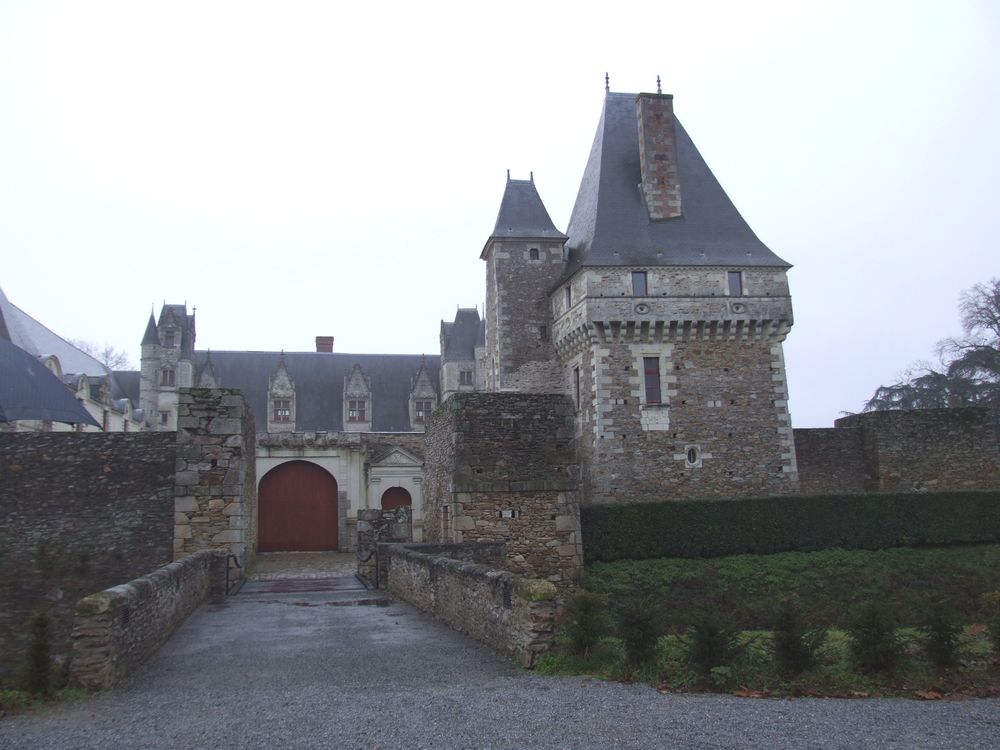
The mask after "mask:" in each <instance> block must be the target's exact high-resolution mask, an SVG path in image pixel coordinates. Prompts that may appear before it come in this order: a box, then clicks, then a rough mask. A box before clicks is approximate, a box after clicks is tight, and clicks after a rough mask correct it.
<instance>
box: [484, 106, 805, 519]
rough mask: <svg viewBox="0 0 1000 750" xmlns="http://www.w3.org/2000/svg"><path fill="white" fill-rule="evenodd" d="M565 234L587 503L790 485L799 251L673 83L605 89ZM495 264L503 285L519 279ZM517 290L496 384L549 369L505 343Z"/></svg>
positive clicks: (563, 291)
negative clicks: (749, 200) (713, 163)
mask: <svg viewBox="0 0 1000 750" xmlns="http://www.w3.org/2000/svg"><path fill="white" fill-rule="evenodd" d="M532 192H533V190H532ZM499 227H500V224H499V223H498V230H495V232H494V234H497V232H498V231H499ZM567 234H568V238H567V240H566V262H565V263H564V264H556V263H554V262H553V264H552V269H553V271H552V272H551V273H547V274H546V283H551V284H552V287H550V290H551V293H550V294H549V295H547V298H548V301H549V303H550V305H551V312H552V315H553V322H552V325H553V331H552V334H553V343H554V346H555V349H556V351H557V352H558V360H559V363H560V367H561V368H562V369H563V372H562V375H561V378H560V379H561V380H562V382H564V383H566V384H567V387H568V392H569V394H570V396H571V398H572V400H573V402H574V404H575V405H576V408H577V426H578V446H579V447H578V451H579V457H580V462H581V471H582V479H583V494H584V502H589V503H607V502H632V501H652V500H671V499H684V498H698V497H713V496H715V497H718V496H723V497H734V496H748V495H769V494H782V493H786V492H791V491H794V490H795V489H796V487H797V483H798V478H797V469H796V463H795V452H794V446H793V441H792V430H791V424H790V419H789V415H788V410H787V401H786V399H787V392H786V384H785V382H786V381H785V365H784V359H783V355H782V341H783V340H784V339H785V336H786V335H787V334H788V332H789V330H790V328H791V325H792V306H791V297H790V295H789V290H788V282H787V279H786V271H787V269H788V268H789V265H788V264H787V263H786V262H785V261H783V260H781V259H780V258H779V257H778V256H776V255H775V254H774V253H772V252H771V251H770V250H769V249H768V248H767V247H766V246H765V245H764V244H763V243H762V242H761V241H760V240H759V239H758V238H757V237H756V236H755V235H754V233H753V231H752V230H751V229H750V227H749V226H748V225H747V224H746V222H745V221H744V220H743V218H742V217H741V216H740V214H739V212H738V211H737V210H736V208H735V206H734V205H733V204H732V202H731V201H730V200H729V198H728V196H727V195H726V194H725V192H724V191H723V189H722V187H721V186H720V185H719V183H718V181H717V180H716V179H715V177H714V175H713V174H712V173H711V171H710V170H709V168H708V166H707V165H706V163H705V161H704V160H703V159H702V157H701V155H700V154H699V153H698V150H697V148H695V145H694V143H693V142H692V141H691V139H690V137H689V136H688V134H687V133H686V132H685V130H684V128H683V127H682V126H681V124H680V122H679V121H678V120H677V119H676V117H675V116H674V113H673V101H672V97H671V96H669V95H662V94H639V95H635V94H620V93H608V94H607V96H606V98H605V102H604V111H603V113H602V116H601V120H600V123H599V125H598V129H597V135H596V138H595V140H594V145H593V148H592V150H591V154H590V159H589V161H588V163H587V167H586V170H585V172H584V176H583V181H582V184H581V186H580V191H579V193H578V196H577V200H576V205H575V207H574V209H573V214H572V218H571V219H570V224H569V228H568V230H567ZM529 244H530V241H529ZM538 244H543V243H541V241H539V243H538ZM549 244H550V245H551V246H553V252H554V251H555V246H557V244H558V243H557V242H555V241H553V242H550V243H549ZM501 246H502V248H503V250H504V251H505V254H507V255H513V253H506V250H507V244H506V242H505V241H504V240H503V239H498V238H495V237H494V238H491V239H490V241H489V242H488V243H487V251H484V257H486V258H487V259H488V260H489V259H490V257H491V256H490V254H489V252H488V251H490V250H491V249H493V248H497V247H501ZM543 246H544V244H543ZM518 247H519V248H520V247H524V245H519V246H518ZM498 254H499V253H497V251H496V250H493V255H494V256H495V255H498ZM503 260H504V261H506V260H507V259H506V258H504V259H503ZM493 263H497V261H493ZM497 265H499V264H497ZM546 269H548V266H546ZM556 269H558V273H556V272H555V271H556ZM493 274H494V279H495V280H491V285H493V284H496V285H498V286H499V285H502V284H503V282H504V281H506V280H510V281H516V279H514V277H513V276H512V275H510V274H509V273H505V274H499V273H497V272H496V271H493ZM553 287H554V289H553ZM505 294H507V295H509V293H508V292H501V293H499V294H497V298H498V301H499V304H498V308H499V311H498V317H499V321H500V323H501V325H500V330H501V335H500V337H499V340H500V345H499V346H498V350H499V359H500V362H501V365H500V372H501V373H505V372H510V373H511V374H510V376H509V380H508V381H506V382H505V381H503V380H501V381H500V387H503V386H504V385H506V384H507V383H509V384H510V385H513V386H515V387H516V386H519V385H520V383H521V382H523V381H524V380H528V379H527V378H524V377H520V376H519V374H520V373H521V372H536V371H539V370H540V369H541V367H540V366H538V365H535V364H534V363H533V362H532V363H531V365H529V366H526V364H525V363H523V361H522V360H523V359H524V357H523V354H521V350H519V349H517V348H516V347H514V348H513V349H512V348H510V347H509V345H508V347H506V348H505V347H504V346H503V333H504V328H503V325H504V324H506V325H508V326H510V325H511V323H510V322H508V317H507V315H505V313H506V309H505V305H504V301H505V299H507V298H509V296H505ZM487 299H488V300H489V297H487ZM515 301H516V300H515ZM533 309H537V308H533ZM487 314H488V315H489V314H490V311H489V305H488V311H487ZM487 320H488V321H489V318H487ZM515 320H516V321H517V322H516V324H517V325H520V326H521V330H522V331H523V328H524V327H525V325H527V323H528V321H527V320H525V321H524V323H521V322H520V319H519V318H517V317H516V318H515ZM495 325H496V324H495ZM487 331H489V328H488V329H487ZM488 338H489V336H488ZM523 338H524V337H523V335H522V336H521V341H523ZM510 353H512V354H513V355H514V356H513V358H510ZM505 356H507V357H508V359H507V360H505V359H504V357H505ZM545 372H546V374H547V375H548V373H549V372H550V371H549V370H548V369H547V367H546V369H545Z"/></svg>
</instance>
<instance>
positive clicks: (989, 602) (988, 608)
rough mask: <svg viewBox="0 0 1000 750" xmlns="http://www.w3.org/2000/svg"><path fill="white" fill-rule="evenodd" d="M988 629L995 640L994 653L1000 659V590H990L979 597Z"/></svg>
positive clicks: (991, 637) (992, 639)
mask: <svg viewBox="0 0 1000 750" xmlns="http://www.w3.org/2000/svg"><path fill="white" fill-rule="evenodd" d="M979 604H980V606H981V608H982V613H983V619H984V620H985V624H986V631H987V632H988V633H989V635H990V640H991V641H992V642H993V653H994V655H995V656H996V657H997V658H998V659H1000V591H989V592H987V593H985V594H983V595H981V596H980V597H979Z"/></svg>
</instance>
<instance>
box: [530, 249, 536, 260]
mask: <svg viewBox="0 0 1000 750" xmlns="http://www.w3.org/2000/svg"><path fill="white" fill-rule="evenodd" d="M528 260H538V248H537V247H533V248H531V249H530V250H529V251H528Z"/></svg>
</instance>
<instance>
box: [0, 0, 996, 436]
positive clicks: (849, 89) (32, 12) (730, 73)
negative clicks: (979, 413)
mask: <svg viewBox="0 0 1000 750" xmlns="http://www.w3.org/2000/svg"><path fill="white" fill-rule="evenodd" d="M349 5H353V6H358V5H361V4H360V3H352V4H349ZM998 8H1000V4H998V3H996V2H992V1H991V0H983V1H982V2H974V1H973V0H965V1H963V0H948V2H919V1H916V2H914V1H913V0H910V1H909V2H873V1H872V0H868V1H867V2H854V1H847V0H837V1H836V2H808V3H804V2H787V3H779V2H754V3H746V2H732V3H724V2H697V3H695V2H655V3H629V2H615V3H600V4H591V3H581V2H573V3H566V4H565V5H560V4H556V3H543V2H537V1H536V2H530V3H521V2H505V3H492V4H480V3H469V2H462V3H455V4H453V5H447V4H438V3H433V2H424V3H412V2H411V3H401V4H395V3H371V4H365V7H364V8H360V9H359V8H357V7H354V8H348V4H342V3H336V4H335V3H331V2H316V3H305V2H280V3H279V2H270V3H255V2H246V1H243V2H234V3H216V2H208V1H207V0H200V1H199V2H191V3H188V2H177V1H176V0H174V1H172V2H169V3H167V2H161V3H152V2H139V1H137V0H129V1H128V2H100V1H98V0H92V1H91V2H86V3H82V2H52V3H48V2H16V1H10V0H0V253H2V257H3V265H2V269H3V273H2V275H0V287H2V288H3V290H4V292H5V293H6V294H7V296H8V298H9V299H10V300H11V301H12V302H13V303H14V304H16V305H18V306H19V307H21V308H22V309H24V310H25V311H26V312H28V313H29V314H31V315H33V316H34V317H35V318H37V319H38V320H40V321H41V322H43V323H44V324H46V325H47V326H49V327H50V328H52V329H53V330H55V331H56V332H58V333H60V334H61V335H63V336H65V337H67V338H81V339H86V340H90V341H94V342H96V343H100V344H103V343H111V344H113V345H114V346H116V347H119V348H123V349H127V350H128V351H129V353H130V355H131V358H132V359H133V360H134V361H135V362H136V363H137V362H138V354H139V341H140V339H141V337H142V333H143V329H144V327H145V322H146V318H147V317H148V315H149V311H150V308H151V306H153V307H155V308H156V310H157V311H159V307H160V305H161V304H162V303H163V301H164V300H166V301H167V302H178V303H179V302H185V301H186V302H187V303H188V305H189V306H197V322H198V346H199V348H211V349H265V350H275V349H286V350H289V351H294V350H311V349H312V348H313V339H314V337H315V336H316V335H333V336H335V338H336V343H335V349H336V350H337V351H342V352H407V353H421V352H426V353H428V354H433V353H437V351H438V331H439V323H440V320H441V319H442V318H444V319H448V320H450V319H452V318H453V316H454V312H455V308H456V307H457V306H458V305H462V306H473V305H477V304H478V305H479V306H480V309H481V308H482V301H483V299H484V265H483V263H482V261H480V260H479V253H480V251H481V249H482V247H483V244H484V242H485V241H486V239H487V237H488V236H489V234H490V232H491V231H492V229H493V223H494V221H495V218H496V212H497V209H498V208H499V202H500V197H501V195H502V192H503V187H504V181H505V179H506V170H507V169H510V170H511V174H512V176H513V177H515V178H526V177H527V176H528V173H529V171H533V172H534V175H535V182H536V185H537V187H538V190H539V192H540V194H541V196H542V199H543V200H544V201H545V204H546V206H547V207H548V209H549V213H550V214H551V215H552V218H553V220H554V222H555V224H556V226H557V227H559V228H560V229H562V230H565V229H566V225H567V223H568V221H569V215H570V212H571V210H572V207H573V201H574V199H575V196H576V190H577V187H578V185H579V181H580V177H581V175H582V173H583V168H584V164H585V161H586V158H587V155H588V153H589V149H590V145H591V142H592V140H593V137H594V133H595V130H596V127H597V121H598V117H599V115H600V110H601V105H602V100H603V95H604V73H605V71H608V72H609V73H610V75H611V89H612V91H631V92H635V91H640V90H641V91H650V90H654V87H655V82H656V76H657V74H659V75H660V76H661V77H662V79H663V90H664V92H667V93H672V94H674V105H675V111H676V113H677V115H678V117H679V119H680V120H681V121H682V122H684V124H685V127H686V128H687V130H688V132H689V133H690V134H691V136H692V138H693V139H694V141H695V143H696V144H697V145H698V147H699V149H700V150H701V152H702V154H703V155H704V157H705V159H706V160H707V161H708V164H709V166H710V167H711V168H712V169H713V171H714V172H715V174H716V176H717V177H718V178H719V180H720V181H721V183H722V185H723V187H724V188H725V189H726V191H727V192H728V193H729V195H730V196H731V197H732V199H733V201H734V202H735V203H736V206H737V208H739V210H740V211H741V213H742V214H743V216H744V217H745V218H746V219H747V221H748V222H749V223H750V226H751V227H752V228H753V229H754V230H755V231H756V233H757V234H758V236H759V237H760V238H761V239H762V240H763V241H764V242H765V243H766V244H767V245H768V246H769V247H770V248H771V249H772V250H774V251H775V252H776V253H777V254H778V255H779V256H781V257H782V258H784V259H785V260H787V261H788V262H790V263H792V264H793V265H794V268H793V269H792V271H791V272H790V279H791V288H792V296H793V305H794V309H795V327H794V328H793V330H792V332H791V334H790V336H789V338H788V341H787V342H786V349H785V352H786V358H787V364H788V371H789V389H790V392H791V404H790V406H791V412H792V419H793V423H794V424H795V425H796V426H799V427H809V426H827V425H830V424H832V421H833V420H834V419H835V418H836V417H837V416H838V415H839V414H840V412H841V411H855V410H858V409H860V408H861V406H862V404H863V402H864V400H865V399H866V398H867V397H868V396H870V395H871V393H872V391H873V390H874V389H875V387H876V386H878V385H879V384H880V383H886V382H889V381H892V380H893V379H895V378H896V377H897V376H898V375H899V374H900V373H901V372H902V371H903V370H904V369H905V368H906V367H907V366H909V365H910V364H912V363H913V362H914V361H916V360H919V359H932V358H933V350H934V345H935V342H937V341H938V340H939V339H942V338H944V337H946V336H948V335H953V334H957V333H958V332H959V323H958V314H957V312H956V302H957V299H958V295H959V293H960V292H961V291H962V290H963V289H965V288H967V287H969V286H971V285H972V284H974V283H976V282H979V281H985V280H987V279H989V278H991V277H993V276H1000V262H998V259H1000V250H998V247H997V242H996V239H995V236H996V234H997V227H996V224H997V216H998V213H1000V212H998V198H1000V187H998V175H1000V147H998V141H1000V134H998V131H1000V125H998V123H1000V104H998V102H1000V96H998V95H1000V91H998V88H1000V87H998V84H997V81H998V75H1000V43H998V40H1000V10H998Z"/></svg>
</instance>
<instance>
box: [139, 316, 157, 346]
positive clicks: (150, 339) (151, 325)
mask: <svg viewBox="0 0 1000 750" xmlns="http://www.w3.org/2000/svg"><path fill="white" fill-rule="evenodd" d="M159 343H160V336H159V334H157V332H156V318H154V317H153V313H152V311H150V313H149V322H148V323H146V332H145V333H144V334H143V335H142V344H141V346H149V345H150V344H153V345H154V346H155V345H157V344H159Z"/></svg>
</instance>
